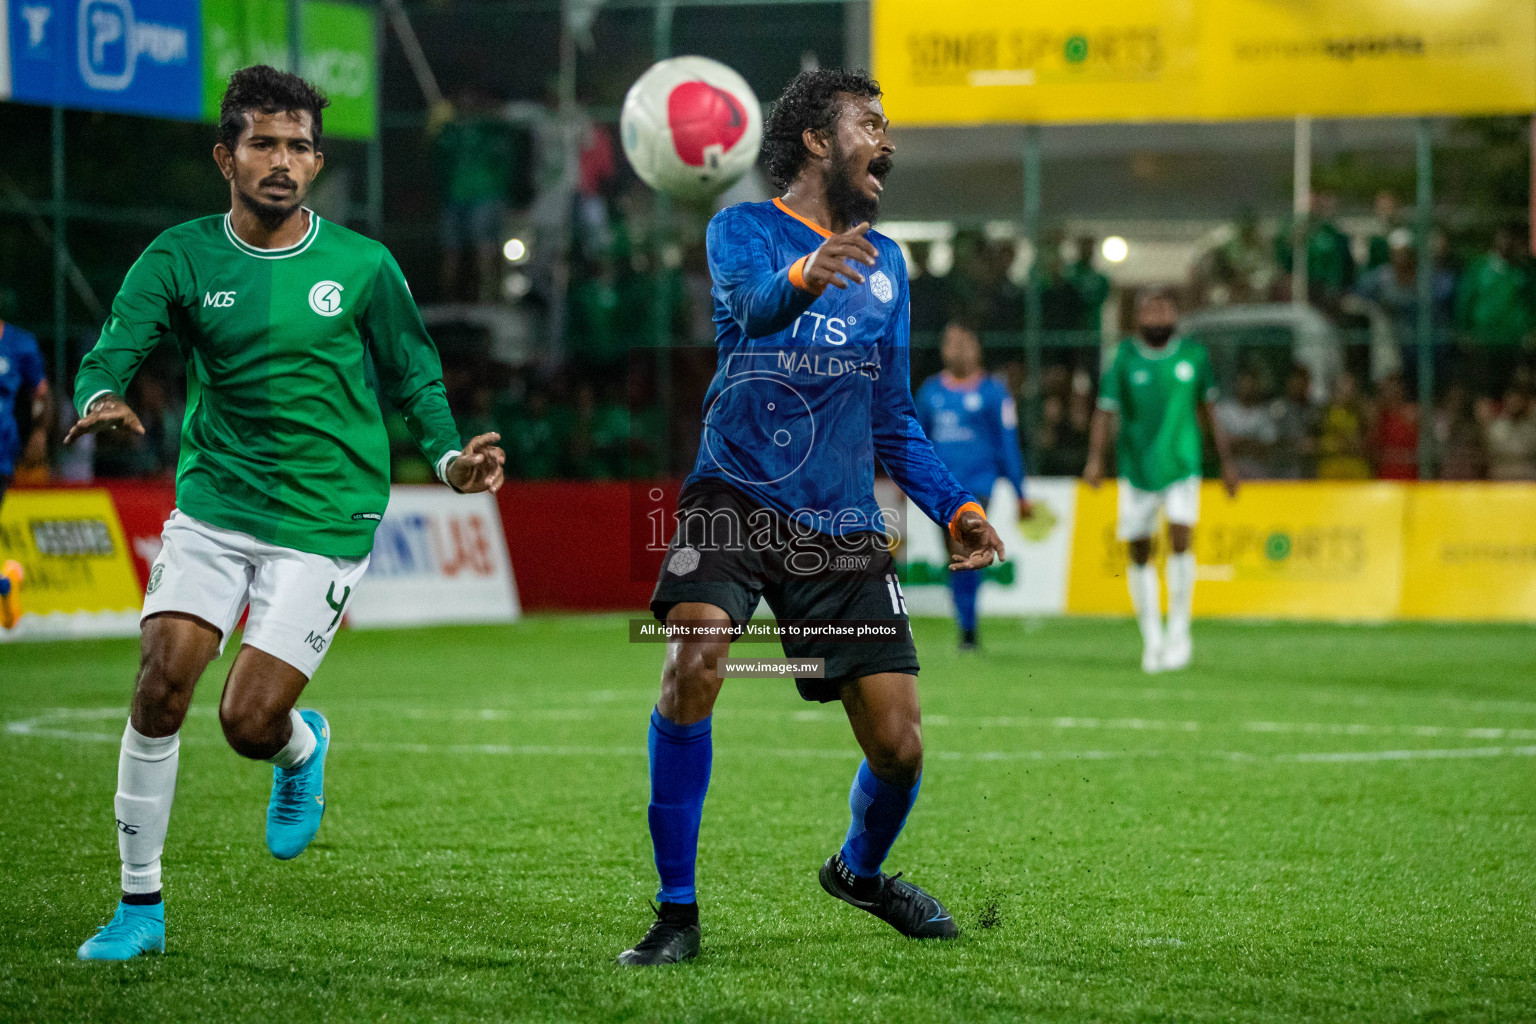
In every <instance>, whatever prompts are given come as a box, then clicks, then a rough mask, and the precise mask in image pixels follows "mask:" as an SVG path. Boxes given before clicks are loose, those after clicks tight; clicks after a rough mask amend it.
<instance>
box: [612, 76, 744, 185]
mask: <svg viewBox="0 0 1536 1024" xmlns="http://www.w3.org/2000/svg"><path fill="white" fill-rule="evenodd" d="M619 134H620V136H621V137H622V139H623V141H624V155H625V156H626V157H628V158H629V165H630V166H631V167H633V168H634V169H635V173H636V174H638V175H640V180H641V181H643V182H645V183H646V184H647V185H649V186H651V187H652V188H654V189H658V190H660V191H662V192H666V193H667V194H669V195H673V196H676V197H678V198H679V199H687V200H702V199H709V198H711V197H713V196H715V195H718V194H719V193H721V192H723V191H725V190H726V189H728V188H730V187H731V186H732V185H734V184H735V183H736V182H737V181H738V180H740V179H741V176H742V175H743V174H746V173H747V170H748V169H749V168H750V167H751V166H752V164H753V162H754V161H755V160H756V159H757V150H758V147H759V146H761V145H762V142H763V111H762V107H761V106H759V105H758V102H757V97H756V96H755V95H753V93H752V87H751V86H749V85H747V82H746V79H744V78H742V77H741V76H740V75H738V74H737V73H736V72H734V71H732V70H731V69H730V68H728V67H726V66H725V65H724V64H721V63H720V62H719V61H714V60H710V59H709V58H708V57H672V58H671V59H669V60H664V61H659V62H657V63H655V64H652V65H651V66H650V68H649V69H648V70H647V71H646V72H645V74H643V75H641V76H640V77H639V78H638V79H637V80H636V81H635V84H634V85H632V86H630V87H629V93H628V94H627V95H625V97H624V109H623V110H622V112H620V114H619Z"/></svg>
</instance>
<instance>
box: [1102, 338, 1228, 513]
mask: <svg viewBox="0 0 1536 1024" xmlns="http://www.w3.org/2000/svg"><path fill="white" fill-rule="evenodd" d="M1215 397H1216V385H1215V382H1214V381H1213V380H1212V378H1211V362H1210V359H1209V357H1208V356H1207V355H1206V352H1205V346H1203V345H1200V344H1198V343H1196V342H1193V341H1187V340H1184V339H1182V338H1173V339H1171V340H1170V341H1169V342H1168V344H1167V345H1165V346H1164V347H1163V348H1161V349H1155V348H1152V347H1151V346H1149V345H1146V344H1143V343H1142V342H1140V341H1137V340H1135V339H1131V338H1127V339H1126V340H1125V341H1122V342H1121V343H1120V347H1119V348H1117V349H1116V350H1115V357H1114V359H1113V360H1112V361H1111V362H1110V364H1109V368H1108V369H1106V370H1105V371H1104V376H1103V378H1102V379H1101V380H1100V381H1099V408H1101V409H1108V410H1110V411H1111V412H1116V413H1119V414H1120V435H1119V439H1118V441H1117V442H1116V457H1117V459H1118V460H1119V466H1120V473H1119V475H1120V476H1121V477H1123V478H1124V479H1126V480H1128V481H1130V483H1131V485H1132V486H1133V487H1138V488H1140V489H1141V490H1144V491H1160V490H1162V489H1163V488H1165V487H1167V486H1169V485H1170V484H1175V483H1178V482H1179V481H1180V480H1185V479H1188V478H1189V477H1192V476H1199V475H1200V421H1199V419H1198V417H1197V415H1196V413H1197V410H1198V408H1199V405H1200V403H1201V402H1209V401H1212V400H1214V399H1215Z"/></svg>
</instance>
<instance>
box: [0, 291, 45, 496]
mask: <svg viewBox="0 0 1536 1024" xmlns="http://www.w3.org/2000/svg"><path fill="white" fill-rule="evenodd" d="M42 380H43V354H42V352H40V351H39V350H38V347H37V338H35V337H34V336H32V335H31V334H29V333H28V332H26V331H24V330H22V329H21V328H20V327H17V326H16V325H15V324H8V323H6V322H5V321H3V320H0V476H10V475H11V474H12V473H14V472H15V471H16V458H17V456H19V455H20V454H21V435H20V433H19V431H18V430H17V427H16V400H17V399H18V398H20V397H22V396H23V395H26V394H30V393H31V391H32V390H33V389H34V388H36V387H37V386H38V385H39V384H41V383H42Z"/></svg>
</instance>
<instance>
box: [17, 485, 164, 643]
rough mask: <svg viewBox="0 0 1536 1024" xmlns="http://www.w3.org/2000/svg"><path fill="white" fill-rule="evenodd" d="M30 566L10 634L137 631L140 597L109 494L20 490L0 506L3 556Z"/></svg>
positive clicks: (84, 491) (84, 633) (27, 566)
mask: <svg viewBox="0 0 1536 1024" xmlns="http://www.w3.org/2000/svg"><path fill="white" fill-rule="evenodd" d="M7 558H14V559H16V560H17V561H18V562H20V563H21V564H22V567H23V568H24V569H25V570H26V582H25V583H24V584H23V586H22V591H21V593H22V609H23V614H22V617H21V622H20V624H19V626H18V628H17V629H16V630H15V631H13V632H10V633H7V634H5V637H4V638H5V639H12V638H13V637H21V636H32V635H60V634H62V635H91V634H107V635H112V634H122V633H130V632H133V631H135V630H136V627H137V622H138V613H139V609H140V608H141V607H142V606H143V595H142V593H141V592H140V590H139V580H138V576H137V575H135V573H134V571H133V562H132V560H131V558H130V556H129V552H128V543H127V540H126V538H125V537H124V535H123V527H122V524H121V523H120V522H119V521H118V518H117V509H116V507H115V506H114V505H113V503H112V496H111V494H109V493H108V492H107V491H104V490H95V489H91V490H36V491H33V490H15V491H11V492H10V493H8V494H7V495H6V496H5V504H4V505H3V506H0V560H3V559H7Z"/></svg>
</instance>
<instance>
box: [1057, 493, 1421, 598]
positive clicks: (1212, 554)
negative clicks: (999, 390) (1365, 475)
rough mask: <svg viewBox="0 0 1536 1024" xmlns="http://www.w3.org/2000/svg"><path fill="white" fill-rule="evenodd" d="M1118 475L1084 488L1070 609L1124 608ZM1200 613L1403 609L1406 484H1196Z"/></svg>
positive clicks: (1069, 585)
mask: <svg viewBox="0 0 1536 1024" xmlns="http://www.w3.org/2000/svg"><path fill="white" fill-rule="evenodd" d="M1115 495H1116V489H1115V485H1111V484H1105V485H1104V486H1102V487H1100V488H1098V489H1096V490H1095V489H1093V488H1089V487H1086V486H1084V487H1082V488H1081V489H1080V490H1079V494H1078V504H1077V522H1076V525H1075V529H1074V531H1073V538H1072V563H1071V564H1072V568H1071V574H1070V577H1069V579H1068V582H1067V611H1068V612H1069V613H1074V614H1088V615H1121V614H1124V615H1128V614H1130V612H1131V600H1130V595H1129V594H1128V592H1127V591H1126V584H1125V564H1126V553H1125V545H1124V544H1123V543H1122V542H1120V541H1117V540H1116V539H1115ZM1200 504H1201V512H1200V525H1199V526H1198V527H1197V528H1196V530H1195V561H1196V563H1197V565H1198V566H1199V568H1198V570H1197V573H1198V575H1197V579H1198V581H1199V582H1198V584H1197V585H1196V587H1195V614H1196V615H1199V616H1240V617H1258V618H1287V619H1312V618H1322V619H1349V620H1357V621H1375V620H1382V619H1388V618H1391V617H1392V616H1393V615H1395V614H1396V613H1397V609H1398V603H1399V597H1400V594H1401V591H1402V579H1403V512H1404V492H1403V488H1402V487H1400V486H1398V485H1396V484H1391V483H1326V482H1313V481H1308V482H1306V483H1249V484H1244V485H1243V487H1242V489H1241V490H1240V491H1239V492H1238V496H1237V499H1236V500H1233V499H1231V498H1228V497H1227V496H1226V493H1225V492H1224V491H1223V490H1222V489H1221V486H1220V485H1219V484H1215V483H1207V484H1205V485H1204V486H1203V487H1202V488H1201V492H1200Z"/></svg>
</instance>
